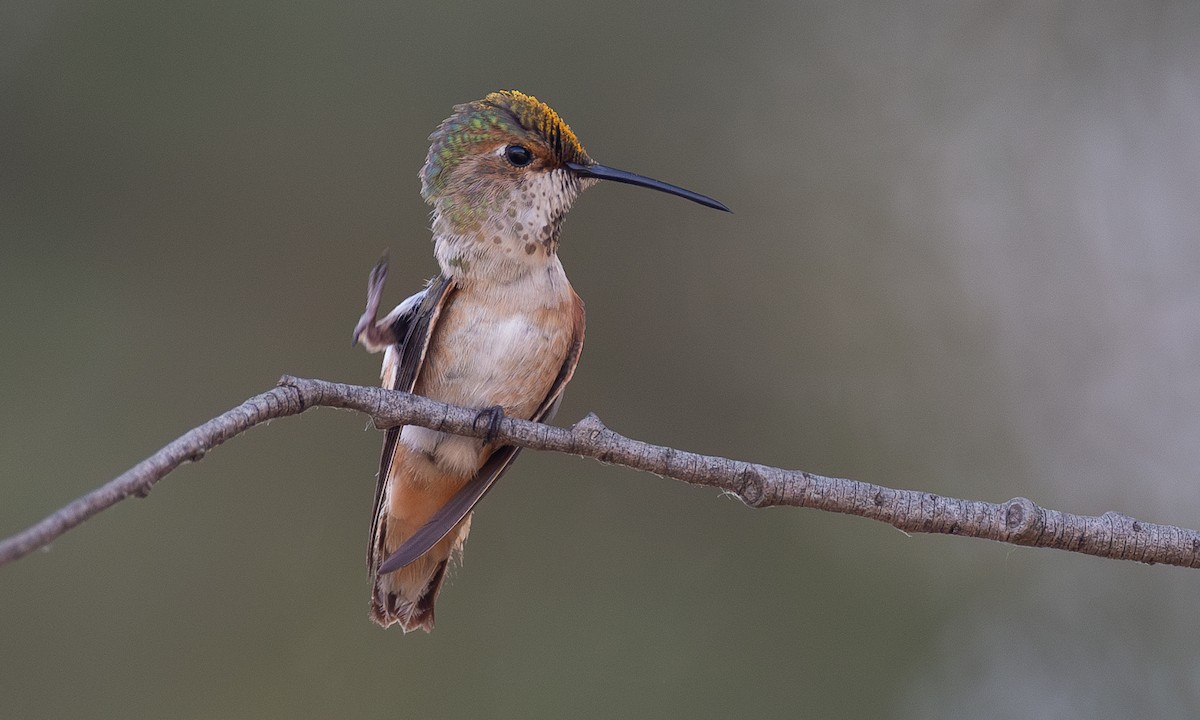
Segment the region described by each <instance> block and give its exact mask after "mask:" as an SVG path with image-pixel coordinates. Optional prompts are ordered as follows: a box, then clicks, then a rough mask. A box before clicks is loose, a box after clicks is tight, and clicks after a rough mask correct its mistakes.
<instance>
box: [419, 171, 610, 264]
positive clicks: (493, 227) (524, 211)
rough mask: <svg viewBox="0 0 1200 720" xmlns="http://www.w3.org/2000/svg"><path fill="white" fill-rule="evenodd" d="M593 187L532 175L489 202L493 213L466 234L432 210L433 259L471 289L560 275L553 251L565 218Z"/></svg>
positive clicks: (557, 175) (568, 178)
mask: <svg viewBox="0 0 1200 720" xmlns="http://www.w3.org/2000/svg"><path fill="white" fill-rule="evenodd" d="M594 183H595V180H592V179H590V178H587V179H579V178H576V177H574V176H573V175H571V174H570V173H569V172H568V171H566V170H562V169H557V170H551V171H549V172H540V173H530V174H529V175H527V176H525V177H523V178H522V181H521V183H520V184H519V185H518V186H517V187H516V188H515V189H513V190H512V191H510V192H509V194H508V195H507V197H503V196H502V197H500V198H498V199H497V200H496V201H494V202H492V203H491V205H492V207H493V209H492V210H490V211H488V212H486V213H485V214H484V217H483V219H482V220H481V222H480V223H479V225H478V229H475V228H471V231H470V232H469V233H463V232H461V231H459V230H458V229H456V228H455V227H454V226H453V224H452V223H451V222H450V221H449V220H448V219H446V218H444V217H442V215H441V213H439V212H437V211H436V210H435V211H434V215H433V240H434V255H435V256H436V257H437V261H438V264H439V265H440V266H441V268H442V273H443V274H445V275H446V276H447V277H453V278H455V279H456V280H458V281H460V282H461V283H463V284H470V285H475V284H483V285H506V284H510V283H514V282H518V283H520V282H522V281H525V280H529V279H531V278H529V276H530V275H531V274H532V275H540V274H542V273H543V272H545V271H546V270H551V271H553V270H555V269H556V270H557V273H555V274H561V273H562V265H561V264H560V263H559V262H558V256H557V251H558V234H559V230H560V228H561V226H562V222H563V218H564V217H565V215H566V213H567V210H569V209H570V208H571V203H573V202H574V201H575V198H576V197H578V196H579V193H580V192H581V191H582V190H583V189H584V188H586V187H588V186H590V185H592V184H594ZM565 280H566V278H565V276H564V277H563V281H564V282H565Z"/></svg>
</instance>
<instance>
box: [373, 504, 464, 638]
mask: <svg viewBox="0 0 1200 720" xmlns="http://www.w3.org/2000/svg"><path fill="white" fill-rule="evenodd" d="M392 520H395V518H392ZM397 525H398V524H393V525H392V527H391V530H392V531H391V532H389V528H388V524H387V522H386V520H384V519H382V518H381V522H380V528H379V532H380V538H379V540H380V541H379V542H377V543H374V546H373V547H374V551H373V552H374V555H373V557H372V563H371V572H372V575H373V580H374V589H373V591H372V593H371V619H372V620H374V621H375V622H376V623H378V624H379V625H382V626H383V627H389V626H391V625H395V624H399V625H400V627H401V628H402V629H403V630H404V632H406V633H408V632H411V631H413V630H418V629H420V630H424V631H425V632H429V631H430V630H433V609H434V604H435V603H436V601H437V597H438V593H440V592H441V590H442V584H443V583H444V582H445V580H446V570H447V568H448V567H449V564H450V562H451V561H452V560H454V559H456V558H458V557H461V555H462V547H463V543H464V542H466V539H467V534H468V533H469V532H470V527H471V518H470V516H468V517H466V518H464V519H463V522H461V523H460V524H459V525H458V526H457V527H456V528H455V529H454V530H453V531H451V532H450V533H449V534H448V535H447V536H446V537H445V538H444V539H443V540H442V541H441V542H439V543H438V544H437V545H435V546H434V547H433V548H431V549H430V550H429V552H427V553H425V554H424V555H422V556H421V557H419V558H417V559H416V560H415V561H414V562H413V563H411V564H410V565H408V566H406V567H403V568H401V569H399V570H397V571H395V572H390V573H385V574H380V573H379V571H378V568H379V566H380V565H381V564H382V563H383V561H384V560H385V559H387V557H388V556H389V555H390V554H391V553H392V552H394V551H395V549H396V548H398V547H399V546H400V545H401V543H403V542H404V540H405V539H407V537H408V535H411V534H412V532H411V531H410V532H408V533H402V532H400V529H399V528H398V527H397Z"/></svg>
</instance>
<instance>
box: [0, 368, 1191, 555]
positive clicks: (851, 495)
mask: <svg viewBox="0 0 1200 720" xmlns="http://www.w3.org/2000/svg"><path fill="white" fill-rule="evenodd" d="M312 407H336V408H344V409H349V410H357V411H359V412H362V413H365V414H367V415H370V416H371V417H372V418H374V420H375V424H376V425H377V426H379V427H393V426H396V425H420V426H422V427H427V428H431V429H433V430H440V431H443V432H449V433H454V434H456V435H467V436H471V437H483V436H484V435H485V434H487V433H494V436H495V439H497V440H499V441H500V442H503V443H508V444H512V445H520V446H521V447H526V448H530V449H534V450H552V451H556V452H564V453H570V454H572V455H579V456H582V457H590V458H595V459H597V460H600V461H601V462H605V463H612V464H614V465H623V466H625V467H630V468H634V469H636V470H644V471H646V472H650V473H654V474H656V475H661V476H663V477H669V478H674V479H676V480H682V481H683V482H687V483H692V484H694V485H705V486H709V487H715V488H719V489H721V490H724V491H726V492H728V493H731V494H734V495H736V496H738V497H739V498H741V500H742V501H743V502H744V503H746V504H747V505H749V506H751V507H756V508H761V507H770V506H774V505H787V506H793V507H808V508H815V509H818V510H826V511H830V512H839V513H845V514H847V515H858V516H860V517H865V518H870V519H872V520H878V521H880V522H884V523H887V524H889V525H892V526H893V527H896V528H899V529H901V530H904V531H907V532H919V533H942V534H947V535H963V536H967V537H977V538H985V539H987V540H996V541H999V542H1006V543H1011V544H1014V545H1026V546H1029V547H1042V548H1054V549H1058V550H1067V551H1071V552H1080V553H1085V554H1088V555H1095V556H1098V557H1104V558H1111V559H1116V560H1135V561H1138V562H1144V563H1163V564H1167V565H1179V566H1182V567H1192V568H1194V567H1200V533H1198V532H1197V531H1195V530H1188V529H1185V528H1179V527H1174V526H1171V525H1156V524H1152V523H1144V522H1140V521H1137V520H1134V519H1133V518H1131V517H1129V516H1127V515H1122V514H1120V513H1116V512H1108V513H1105V514H1104V515H1101V516H1099V517H1093V516H1088V515H1073V514H1071V513H1065V512H1060V511H1058V510H1050V509H1047V508H1043V507H1040V506H1038V505H1036V504H1034V503H1033V502H1032V501H1030V500H1026V499H1025V498H1014V499H1012V500H1009V501H1008V502H1006V503H1001V504H996V503H988V502H982V501H978V500H959V499H956V498H949V497H943V496H941V495H934V494H932V493H925V492H918V491H916V490H894V489H891V488H886V487H883V486H880V485H872V484H870V483H864V482H858V481H856V480H844V479H841V478H831V477H824V476H822V475H816V474H813V473H808V472H804V471H801V470H784V469H781V468H775V467H768V466H766V465H757V464H754V463H746V462H741V461H737V460H729V459H726V458H721V457H712V456H708V455H698V454H696V453H690V452H685V451H683V450H676V449H674V448H669V447H663V446H660V445H651V444H649V443H644V442H640V441H638V440H631V439H629V438H627V437H623V436H621V435H619V434H617V433H615V432H613V431H612V430H609V429H608V428H607V427H605V426H604V423H602V422H600V419H599V418H598V417H596V416H595V415H588V416H587V417H585V418H584V419H583V420H580V421H579V422H578V423H576V424H575V425H574V426H573V427H570V428H560V427H554V426H551V425H543V424H540V423H533V422H528V421H525V420H517V419H514V418H509V417H505V418H504V419H503V420H501V421H500V423H499V425H498V427H489V426H487V425H480V424H478V423H477V422H476V419H477V417H478V415H479V411H478V410H473V409H470V408H464V407H458V406H455V405H447V404H445V403H440V402H437V401H435V400H430V399H428V398H424V397H420V396H417V395H410V394H408V393H402V392H395V391H390V390H384V389H382V388H378V387H363V386H360V385H344V384H341V383H331V382H326V381H324V380H312V379H305V378H295V377H289V376H284V377H283V378H282V379H281V380H280V381H279V386H278V387H276V388H274V389H272V390H269V391H268V392H265V393H262V394H261V395H256V396H254V397H252V398H250V399H249V400H247V401H246V402H244V403H242V404H241V405H239V406H238V407H236V408H234V409H232V410H230V411H228V412H226V413H223V414H222V415H220V416H218V417H216V418H213V419H212V420H209V421H208V422H206V423H204V424H203V425H201V426H200V427H197V428H195V429H194V430H191V431H189V432H188V433H186V434H184V435H183V436H181V437H179V438H178V439H176V440H175V441H174V442H172V443H170V444H169V445H167V446H166V447H164V448H163V449H161V450H159V451H158V452H156V453H154V454H153V455H151V456H150V457H149V458H147V459H145V460H143V461H142V462H141V463H138V464H137V465H136V466H134V467H133V468H131V469H130V470H128V471H126V472H125V473H123V474H121V475H120V476H118V477H117V478H115V479H114V480H112V481H110V482H108V483H106V484H105V485H103V486H101V487H100V488H98V489H96V490H94V491H92V492H90V493H88V494H87V495H84V496H83V497H81V498H79V499H78V500H75V501H74V502H72V503H70V504H69V505H67V506H66V507H63V508H61V509H60V510H57V511H55V512H54V513H52V514H51V515H50V516H49V517H47V518H45V519H44V520H42V521H41V522H39V523H37V524H36V525H33V526H32V527H30V528H28V529H26V530H24V531H22V532H20V533H17V534H16V535H13V536H12V537H10V538H8V539H6V540H4V541H3V542H0V565H6V564H8V563H10V562H12V561H14V560H16V559H18V558H21V557H23V556H25V555H28V554H29V553H31V552H33V551H34V550H36V549H38V548H40V547H44V546H45V545H47V544H49V543H50V542H52V541H53V540H54V539H55V538H57V537H59V536H60V535H62V534H63V533H65V532H67V531H68V530H70V529H71V528H73V527H75V526H76V525H79V524H80V523H82V522H84V521H85V520H87V519H89V518H91V517H92V516H93V515H95V514H97V513H99V512H100V511H102V510H104V509H106V508H109V507H112V506H113V505H115V504H117V503H118V502H120V501H122V500H124V499H125V498H127V497H130V496H131V495H137V496H143V497H144V496H145V495H146V494H147V493H149V492H150V489H151V488H152V487H154V484H155V483H157V482H158V481H159V480H161V479H162V478H163V477H165V476H166V475H167V474H168V473H170V472H171V471H172V470H174V469H175V468H177V467H179V466H180V465H181V464H183V463H184V462H188V461H195V460H199V459H200V458H201V457H203V456H204V454H205V453H206V452H207V451H209V450H211V449H212V448H214V447H216V446H218V445H220V444H221V443H223V442H225V441H226V440H228V439H230V438H232V437H234V436H236V435H240V434H241V433H242V432H244V431H246V430H248V429H249V428H251V427H253V426H255V425H258V424H260V423H262V422H265V421H267V420H270V419H272V418H279V417H286V416H288V415H297V414H299V413H302V412H304V411H305V410H307V409H308V408H312Z"/></svg>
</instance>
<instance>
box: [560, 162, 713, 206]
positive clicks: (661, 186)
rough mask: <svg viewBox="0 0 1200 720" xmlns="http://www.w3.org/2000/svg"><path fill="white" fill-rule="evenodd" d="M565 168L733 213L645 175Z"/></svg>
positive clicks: (576, 166) (577, 166)
mask: <svg viewBox="0 0 1200 720" xmlns="http://www.w3.org/2000/svg"><path fill="white" fill-rule="evenodd" d="M566 166H567V167H568V168H570V169H571V171H572V172H574V173H575V174H576V175H578V176H579V177H590V178H597V179H600V180H615V181H617V182H621V183H629V184H630V185H637V186H639V187H645V188H650V189H651V190H660V191H662V192H665V193H671V194H672V195H678V196H679V197H681V198H687V199H688V200H691V201H692V202H698V203H700V204H701V205H704V206H706V207H710V208H713V209H715V210H724V211H725V212H733V211H732V210H730V209H729V208H727V207H725V203H722V202H718V201H716V200H713V199H712V198H710V197H709V196H707V195H701V194H700V193H695V192H692V191H691V190H685V189H683V188H681V187H679V186H678V185H672V184H670V183H665V182H662V181H661V180H655V179H654V178H648V177H646V176H645V175H638V174H637V173H631V172H625V171H624V170H617V169H616V168H610V167H606V166H604V165H597V164H592V165H580V164H579V163H573V162H569V163H566Z"/></svg>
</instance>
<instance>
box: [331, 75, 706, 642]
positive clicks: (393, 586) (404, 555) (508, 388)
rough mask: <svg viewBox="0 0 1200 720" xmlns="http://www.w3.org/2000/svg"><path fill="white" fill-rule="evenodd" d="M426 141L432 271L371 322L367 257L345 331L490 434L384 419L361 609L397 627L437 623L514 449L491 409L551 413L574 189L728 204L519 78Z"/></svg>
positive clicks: (567, 328) (403, 380) (566, 310)
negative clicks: (649, 173) (524, 89)
mask: <svg viewBox="0 0 1200 720" xmlns="http://www.w3.org/2000/svg"><path fill="white" fill-rule="evenodd" d="M429 140H430V146H429V153H428V155H427V156H426V158H425V164H424V165H423V166H422V167H421V171H420V173H419V178H420V180H421V195H422V197H423V198H424V199H425V202H427V203H428V204H429V205H431V206H432V208H433V210H432V213H431V216H432V222H431V225H432V230H433V244H434V255H435V257H436V259H437V263H438V266H439V268H440V270H441V272H440V274H439V275H438V276H437V277H435V278H433V279H432V280H430V281H429V282H428V283H427V284H426V286H425V289H423V290H421V291H420V292H418V293H417V294H415V295H413V296H412V297H410V298H408V299H407V300H405V301H404V302H402V303H400V305H398V306H397V307H396V308H395V309H394V310H392V311H391V312H390V313H388V314H387V316H385V317H384V318H383V319H381V320H376V317H377V316H378V314H379V307H380V302H381V298H382V295H383V286H384V282H385V280H386V277H387V256H386V255H385V256H384V257H383V258H382V259H381V260H380V261H379V263H378V264H376V266H375V268H374V269H373V270H372V271H371V274H370V277H369V280H368V285H367V303H366V308H365V309H364V311H363V313H362V316H361V318H360V319H359V321H358V324H357V326H356V327H355V329H354V341H355V343H362V345H363V346H364V347H365V348H366V349H367V350H369V351H370V352H376V353H377V352H381V351H382V352H383V353H384V355H383V369H382V371H381V378H382V384H383V386H384V387H387V388H390V389H394V390H403V391H407V392H412V393H416V394H418V395H423V396H425V397H429V398H432V399H435V400H440V401H442V402H447V403H452V404H455V405H462V406H466V407H470V408H473V409H477V410H479V415H478V416H477V417H478V419H480V420H483V421H486V422H487V423H488V428H489V432H488V434H487V437H485V438H482V439H478V438H468V437H460V436H456V435H450V434H447V433H442V432H438V431H434V430H429V429H427V428H423V427H417V426H414V425H407V426H401V427H394V428H390V429H388V430H387V432H386V435H385V439H384V443H383V454H382V457H381V458H380V463H379V476H378V483H377V485H376V488H375V503H374V510H373V515H372V521H371V539H370V544H369V545H368V547H367V568H368V571H369V573H370V576H371V579H372V582H373V589H372V593H371V619H372V620H374V621H375V622H376V623H378V624H379V625H382V626H383V627H388V626H390V625H393V624H396V623H398V624H399V625H400V627H401V628H403V629H404V631H405V632H406V633H407V632H409V631H412V630H416V629H418V628H420V629H422V630H425V631H426V632H428V631H430V630H432V629H433V609H434V603H435V601H436V600H437V597H438V593H439V592H440V591H441V588H442V583H443V582H444V581H445V579H446V571H447V566H448V565H449V563H450V562H451V560H452V559H454V558H456V557H459V556H461V552H462V548H463V543H464V542H465V541H466V539H467V533H468V532H469V530H470V527H471V515H472V510H473V509H474V507H475V504H476V503H478V502H479V500H480V499H481V498H482V497H483V496H484V494H485V493H487V491H488V490H489V489H490V488H491V487H492V485H493V484H494V483H495V482H496V480H498V479H499V478H500V476H501V475H503V474H504V472H505V471H506V470H507V469H508V467H509V465H511V464H512V462H513V460H515V459H516V457H517V454H518V453H519V452H520V448H516V447H513V446H511V445H502V444H500V443H498V442H495V440H494V433H495V431H496V429H497V428H498V423H499V421H500V419H501V418H502V417H503V416H505V415H508V416H511V417H515V418H522V419H527V420H533V421H537V422H544V421H548V420H549V419H550V418H551V417H552V416H553V415H554V411H555V410H556V409H557V407H558V404H559V402H561V400H562V396H563V388H564V387H566V384H567V382H568V381H570V379H571V376H572V375H573V374H574V372H575V367H576V365H577V364H578V362H579V356H580V352H581V351H582V349H583V330H584V310H583V301H582V300H580V299H579V296H578V295H576V294H575V291H574V290H573V289H572V288H571V283H570V282H568V281H567V276H566V274H565V273H564V272H563V266H562V263H561V262H560V261H559V259H558V243H559V230H560V228H561V227H562V222H563V217H564V216H565V215H566V213H567V210H568V209H570V207H571V204H572V203H573V202H574V201H575V199H576V197H578V196H579V193H580V192H582V191H583V190H584V189H585V188H588V187H590V186H592V185H594V184H595V183H597V182H598V181H600V180H613V181H616V182H621V183H628V184H631V185H639V186H641V187H647V188H651V189H654V190H660V191H663V192H667V193H671V194H673V195H678V196H680V197H684V198H687V199H689V200H693V201H695V202H698V203H700V204H702V205H706V206H708V207H711V208H715V209H718V210H724V211H726V212H728V211H729V208H727V207H725V205H723V204H721V203H720V202H717V201H716V200H713V199H712V198H710V197H707V196H704V195H700V194H699V193H694V192H692V191H690V190H685V189H683V188H681V187H677V186H675V185H670V184H667V183H664V182H660V181H658V180H653V179H651V178H648V177H644V176H641V175H636V174H634V173H631V172H625V171H623V170H617V169H615V168H611V167H607V166H604V165H600V164H598V163H596V162H595V161H593V160H592V159H591V158H590V157H588V154H587V152H586V151H585V150H584V149H583V146H582V145H581V144H580V143H579V140H578V139H577V138H576V137H575V134H574V133H573V132H571V128H570V127H569V126H568V125H567V124H566V123H565V122H563V120H562V118H560V117H559V116H558V113H556V112H555V111H554V110H552V109H551V108H550V107H549V106H548V105H546V104H545V103H542V102H541V101H539V100H538V99H537V98H535V97H533V96H531V95H526V94H524V93H521V92H518V91H515V90H505V91H500V92H493V93H490V94H489V95H487V96H486V97H484V98H483V99H482V100H477V101H475V102H469V103H465V104H462V105H457V106H455V107H454V111H453V114H452V115H451V116H450V117H449V118H447V119H446V120H444V121H443V122H442V123H441V124H440V125H439V126H438V127H437V129H436V130H435V131H434V132H433V134H432V135H430V136H429Z"/></svg>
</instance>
